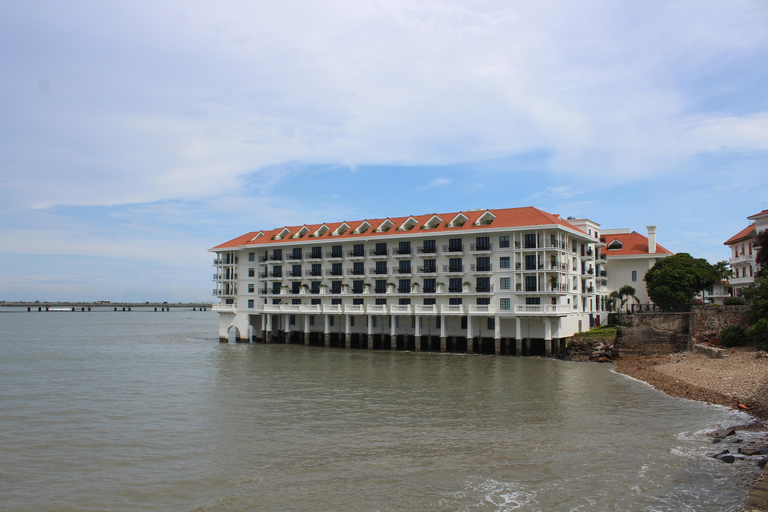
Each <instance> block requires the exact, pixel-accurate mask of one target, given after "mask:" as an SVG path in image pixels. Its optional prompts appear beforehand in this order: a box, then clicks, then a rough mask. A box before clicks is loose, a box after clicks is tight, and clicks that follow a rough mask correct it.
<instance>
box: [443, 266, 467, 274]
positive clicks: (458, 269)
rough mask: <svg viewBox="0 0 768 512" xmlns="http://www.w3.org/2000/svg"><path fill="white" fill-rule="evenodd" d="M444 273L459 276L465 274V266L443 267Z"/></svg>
mask: <svg viewBox="0 0 768 512" xmlns="http://www.w3.org/2000/svg"><path fill="white" fill-rule="evenodd" d="M443 272H447V273H454V274H458V273H461V272H464V265H443Z"/></svg>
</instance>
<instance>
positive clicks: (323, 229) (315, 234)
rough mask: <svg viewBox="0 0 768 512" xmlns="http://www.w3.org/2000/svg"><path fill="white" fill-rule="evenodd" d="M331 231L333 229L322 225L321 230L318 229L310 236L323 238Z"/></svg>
mask: <svg viewBox="0 0 768 512" xmlns="http://www.w3.org/2000/svg"><path fill="white" fill-rule="evenodd" d="M330 229H331V228H329V227H328V226H327V225H325V224H322V225H321V226H320V227H319V228H317V230H316V231H315V232H314V233H312V234H311V235H309V236H315V237H317V236H323V235H324V234H326V233H327V232H328V230H330Z"/></svg>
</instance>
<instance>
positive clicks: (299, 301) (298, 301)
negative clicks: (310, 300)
mask: <svg viewBox="0 0 768 512" xmlns="http://www.w3.org/2000/svg"><path fill="white" fill-rule="evenodd" d="M291 304H293V305H294V306H298V305H299V304H301V299H291Z"/></svg>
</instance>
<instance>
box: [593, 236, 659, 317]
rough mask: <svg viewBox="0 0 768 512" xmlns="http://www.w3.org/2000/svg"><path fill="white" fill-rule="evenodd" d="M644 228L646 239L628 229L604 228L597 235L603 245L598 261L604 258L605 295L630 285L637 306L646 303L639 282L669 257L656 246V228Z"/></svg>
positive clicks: (642, 284) (642, 286) (645, 293)
mask: <svg viewBox="0 0 768 512" xmlns="http://www.w3.org/2000/svg"><path fill="white" fill-rule="evenodd" d="M647 228H648V236H647V237H646V236H644V235H641V234H640V233H638V232H637V231H632V232H630V231H629V229H604V230H603V231H602V232H601V236H602V240H603V241H604V243H605V247H603V248H602V249H601V258H602V257H604V259H605V273H606V277H607V291H608V293H610V292H612V291H616V290H618V289H619V288H621V287H622V286H624V285H630V286H631V287H633V288H634V289H635V296H636V297H637V299H638V300H639V301H640V303H641V304H645V303H646V302H648V301H649V300H650V299H649V297H648V290H647V289H646V287H645V281H644V280H643V278H644V277H645V273H646V272H647V271H648V269H649V268H651V267H652V266H653V265H655V264H656V262H657V261H659V260H660V259H662V258H666V257H667V256H671V255H672V254H673V253H672V252H671V251H668V250H667V249H665V248H664V247H662V246H661V245H659V244H657V243H656V226H647Z"/></svg>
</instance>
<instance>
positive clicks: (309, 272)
mask: <svg viewBox="0 0 768 512" xmlns="http://www.w3.org/2000/svg"><path fill="white" fill-rule="evenodd" d="M322 275H323V273H322V271H320V270H305V271H304V276H305V277H320V276H322Z"/></svg>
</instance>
